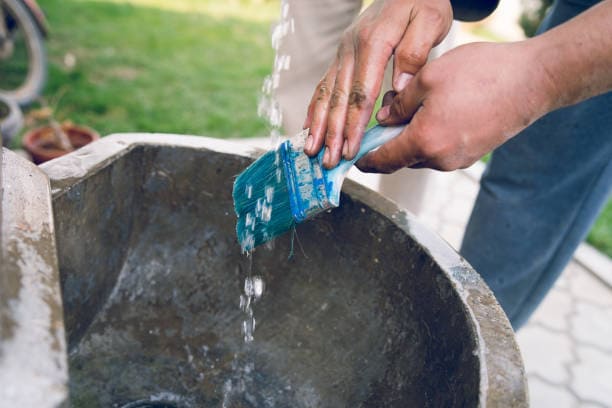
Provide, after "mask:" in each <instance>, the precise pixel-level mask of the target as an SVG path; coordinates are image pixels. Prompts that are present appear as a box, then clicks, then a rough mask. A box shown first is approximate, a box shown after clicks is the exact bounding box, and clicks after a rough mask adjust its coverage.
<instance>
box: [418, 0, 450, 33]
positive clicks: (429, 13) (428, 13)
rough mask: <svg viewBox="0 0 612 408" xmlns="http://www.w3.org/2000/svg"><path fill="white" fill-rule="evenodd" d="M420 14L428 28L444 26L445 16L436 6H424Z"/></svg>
mask: <svg viewBox="0 0 612 408" xmlns="http://www.w3.org/2000/svg"><path fill="white" fill-rule="evenodd" d="M422 12H423V17H424V18H425V20H426V21H427V24H428V26H429V27H438V28H441V27H443V26H444V25H445V24H446V20H447V16H446V15H445V14H444V13H443V12H442V10H441V9H440V8H439V7H437V6H434V5H432V4H426V5H425V6H424V8H423V9H422Z"/></svg>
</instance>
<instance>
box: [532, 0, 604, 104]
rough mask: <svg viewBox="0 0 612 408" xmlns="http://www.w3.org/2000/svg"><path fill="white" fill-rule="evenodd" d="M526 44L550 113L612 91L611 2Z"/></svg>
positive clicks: (602, 4) (588, 11) (598, 6)
mask: <svg viewBox="0 0 612 408" xmlns="http://www.w3.org/2000/svg"><path fill="white" fill-rule="evenodd" d="M526 43H528V45H529V47H530V49H531V52H532V53H533V58H534V61H535V64H536V67H537V68H538V70H539V74H540V75H541V77H540V79H541V85H542V91H543V92H544V93H545V94H546V100H547V101H548V103H549V104H550V106H549V110H553V109H557V108H561V107H564V106H568V105H572V104H575V103H578V102H580V101H583V100H585V99H588V98H590V97H593V96H596V95H599V94H602V93H605V92H608V91H611V90H612V0H605V1H603V2H601V3H599V4H598V5H596V6H594V7H591V8H590V9H589V10H587V11H585V12H584V13H582V14H580V15H578V16H577V17H575V18H573V19H572V20H569V21H567V22H566V23H564V24H562V25H560V26H558V27H556V28H554V29H552V30H550V31H547V32H546V33H544V34H542V35H540V36H537V37H535V38H533V39H530V40H527V41H526ZM526 45H527V44H526Z"/></svg>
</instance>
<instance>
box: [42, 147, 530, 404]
mask: <svg viewBox="0 0 612 408" xmlns="http://www.w3.org/2000/svg"><path fill="white" fill-rule="evenodd" d="M255 155H256V153H254V152H251V151H249V150H248V149H245V148H244V147H241V146H239V145H234V144H229V143H224V142H219V141H211V140H210V139H197V138H189V137H176V136H174V137H170V136H162V135H117V136H113V137H109V138H105V139H104V140H102V141H100V142H97V143H94V144H93V145H91V146H90V147H87V148H85V149H82V150H81V151H79V152H75V153H74V154H72V155H69V156H67V157H65V158H61V159H58V160H55V161H52V162H50V163H49V164H46V165H44V166H43V167H42V168H43V170H44V171H45V172H46V173H47V174H48V175H49V177H50V179H51V187H52V197H53V215H54V219H55V237H56V241H57V255H58V264H59V276H60V283H61V290H62V299H63V310H64V325H65V331H66V335H67V339H68V371H69V383H68V385H69V393H70V397H69V399H70V404H71V405H72V406H73V407H128V406H130V407H131V406H156V405H153V404H158V405H157V406H171V407H442V406H444V407H453V406H461V407H470V406H500V407H502V406H526V388H525V381H524V373H523V368H522V363H521V359H520V354H519V353H518V349H517V347H516V343H515V342H514V337H513V334H512V330H511V329H510V326H509V324H508V322H507V320H506V318H505V316H504V315H503V313H502V311H501V309H500V308H499V306H498V304H497V303H496V301H495V299H494V298H493V296H492V294H491V293H490V291H489V290H488V289H487V287H486V286H485V285H484V283H483V282H482V280H481V279H480V278H479V277H478V275H477V274H476V273H475V272H474V271H473V269H471V267H470V266H469V265H468V264H466V263H465V262H464V261H463V260H462V259H461V258H460V257H459V256H458V255H457V254H456V253H455V252H454V251H453V250H452V249H451V248H450V247H448V245H446V244H445V243H444V242H443V241H441V240H440V239H439V238H437V237H436V236H435V235H433V234H432V233H429V232H428V231H427V230H426V229H424V228H423V227H421V226H420V225H419V224H418V223H416V222H415V221H414V220H413V219H412V218H411V217H410V215H408V214H406V213H405V212H403V211H400V210H399V209H398V208H397V207H396V206H395V205H394V204H392V203H391V202H389V201H386V200H385V199H383V198H382V197H380V196H378V195H377V194H375V193H373V192H371V191H369V190H366V189H364V188H363V187H360V186H359V185H357V184H354V183H351V182H347V183H346V184H345V189H344V191H345V194H343V196H342V198H341V203H342V204H341V207H340V208H338V209H336V210H334V211H333V212H330V213H324V214H322V215H320V216H318V217H317V218H316V219H314V220H312V221H310V222H307V223H304V224H302V225H300V226H298V227H297V229H296V232H295V234H292V233H289V234H286V235H285V236H282V237H281V238H279V239H277V240H276V241H275V242H274V244H273V245H271V246H267V247H261V248H258V249H257V250H256V251H255V252H254V253H253V254H252V256H251V257H247V256H245V255H244V254H242V253H241V250H240V246H239V245H238V243H237V242H236V236H235V230H234V227H235V215H234V213H233V203H232V197H231V190H232V189H231V187H232V183H233V180H234V178H235V176H236V175H237V174H238V173H240V171H242V169H244V168H245V167H246V166H247V165H248V164H249V163H250V162H251V161H252V160H253V157H254V156H255ZM251 275H252V276H259V277H261V278H262V279H263V281H264V282H265V290H264V294H263V296H262V297H261V299H260V300H259V301H258V302H256V303H255V304H254V305H253V309H254V316H255V319H256V322H257V324H256V330H255V332H254V337H255V339H254V341H252V342H250V343H245V341H244V337H243V334H242V330H241V329H242V324H243V321H244V319H245V313H244V312H243V311H242V310H241V309H240V307H239V300H240V295H241V294H242V293H243V285H244V280H245V278H246V277H247V276H251ZM137 401H141V403H138V402H137ZM144 401H148V402H144ZM130 404H131V405H130ZM146 404H149V405H146ZM161 404H164V405H161Z"/></svg>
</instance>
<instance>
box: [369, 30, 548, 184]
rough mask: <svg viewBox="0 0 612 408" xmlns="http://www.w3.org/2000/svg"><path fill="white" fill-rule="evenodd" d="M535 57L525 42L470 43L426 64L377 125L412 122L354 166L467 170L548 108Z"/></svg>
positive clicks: (388, 101) (390, 99)
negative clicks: (466, 168)
mask: <svg viewBox="0 0 612 408" xmlns="http://www.w3.org/2000/svg"><path fill="white" fill-rule="evenodd" d="M536 57H537V49H535V48H533V47H531V46H530V44H529V43H528V42H526V41H524V42H520V43H506V44H494V43H473V44H468V45H464V46H462V47H459V48H456V49H454V50H452V51H450V52H448V53H446V54H444V55H442V56H441V57H439V58H438V59H436V60H434V61H431V62H430V63H428V64H427V65H425V66H424V67H423V68H422V69H421V71H420V72H419V73H418V74H417V75H416V76H415V77H414V78H413V79H412V81H410V83H409V84H408V85H407V86H406V88H404V90H403V91H401V92H399V93H397V94H396V95H391V94H388V95H385V98H384V99H385V100H384V101H383V105H384V106H383V107H382V108H381V109H380V111H379V112H378V113H377V115H376V117H377V119H378V121H379V122H380V123H381V124H382V125H399V124H404V123H408V122H409V123H408V125H407V126H406V128H405V129H404V130H403V131H402V133H401V134H400V135H399V136H397V137H396V138H395V139H393V140H391V141H390V142H388V143H386V144H385V145H383V146H381V147H380V148H379V149H378V150H376V151H373V152H370V153H368V154H367V155H366V156H364V157H363V158H361V159H360V160H359V161H358V162H357V167H358V168H359V169H361V170H362V171H366V172H380V173H392V172H394V171H396V170H398V169H400V168H402V167H414V168H417V167H429V168H433V169H438V170H445V171H450V170H455V169H458V168H465V167H468V166H469V165H471V164H472V163H474V162H475V161H477V160H478V159H479V158H480V157H482V156H483V155H484V154H485V153H487V152H489V151H491V150H492V149H494V148H495V147H497V146H498V145H500V144H502V143H503V142H505V141H506V140H508V139H509V138H511V137H512V136H514V135H516V134H517V133H518V132H519V131H520V130H522V129H523V128H525V127H527V126H528V125H529V124H531V123H532V122H533V121H535V120H536V119H537V118H539V117H540V116H542V115H543V114H545V113H546V112H548V111H549V110H550V109H551V107H552V105H553V103H554V101H552V100H551V95H554V94H555V92H554V91H555V84H554V83H552V82H551V81H550V79H549V78H548V77H547V73H546V71H545V70H543V69H542V68H541V66H540V65H539V64H537V63H536V61H537V58H536Z"/></svg>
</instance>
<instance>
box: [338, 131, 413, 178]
mask: <svg viewBox="0 0 612 408" xmlns="http://www.w3.org/2000/svg"><path fill="white" fill-rule="evenodd" d="M402 130H404V126H379V125H376V126H374V127H372V128H370V129H368V131H366V132H365V134H364V135H363V140H362V141H361V147H360V148H359V152H357V155H356V156H355V157H354V158H353V159H352V160H344V159H342V160H340V163H338V166H337V167H336V168H334V169H332V170H330V172H338V173H341V174H344V173H346V172H348V171H349V169H350V168H351V166H353V164H355V162H357V160H359V159H361V158H362V157H363V156H365V154H366V153H368V152H370V151H371V150H374V149H376V148H377V147H379V146H382V145H384V144H385V143H387V142H388V141H389V140H391V139H394V138H395V137H396V136H397V135H399V134H400V133H401V132H402Z"/></svg>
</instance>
